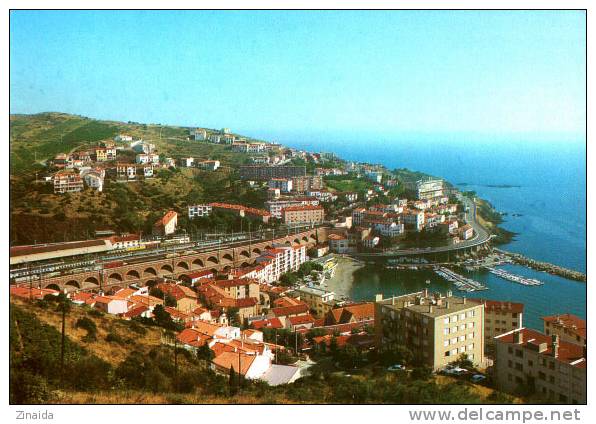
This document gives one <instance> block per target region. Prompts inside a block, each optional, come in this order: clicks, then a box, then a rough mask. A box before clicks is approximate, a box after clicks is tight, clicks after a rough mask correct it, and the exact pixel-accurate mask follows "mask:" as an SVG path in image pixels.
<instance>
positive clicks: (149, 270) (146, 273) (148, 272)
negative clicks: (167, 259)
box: [143, 266, 157, 277]
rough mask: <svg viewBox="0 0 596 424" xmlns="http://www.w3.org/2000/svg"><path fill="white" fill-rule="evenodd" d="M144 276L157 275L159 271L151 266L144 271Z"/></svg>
mask: <svg viewBox="0 0 596 424" xmlns="http://www.w3.org/2000/svg"><path fill="white" fill-rule="evenodd" d="M143 277H157V271H156V270H155V268H153V267H152V266H150V267H149V268H146V269H145V270H144V271H143Z"/></svg>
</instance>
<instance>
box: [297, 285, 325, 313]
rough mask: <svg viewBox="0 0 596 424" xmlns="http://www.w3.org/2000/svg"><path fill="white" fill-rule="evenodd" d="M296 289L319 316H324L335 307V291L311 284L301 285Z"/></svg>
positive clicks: (301, 298)
mask: <svg viewBox="0 0 596 424" xmlns="http://www.w3.org/2000/svg"><path fill="white" fill-rule="evenodd" d="M295 291H296V293H297V294H298V296H299V297H300V300H302V301H303V302H305V303H306V304H307V305H308V307H309V308H310V310H311V311H313V312H314V314H315V315H316V316H317V317H318V318H322V317H323V316H325V314H327V313H328V312H329V311H331V310H332V309H333V308H334V307H335V302H334V300H335V293H334V292H331V291H327V290H325V289H322V288H319V287H311V286H300V287H299V288H297V289H296V290H295Z"/></svg>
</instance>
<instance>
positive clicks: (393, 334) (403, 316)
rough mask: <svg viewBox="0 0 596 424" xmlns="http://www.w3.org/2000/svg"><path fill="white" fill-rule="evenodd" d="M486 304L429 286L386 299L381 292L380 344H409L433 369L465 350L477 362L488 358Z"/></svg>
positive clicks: (377, 307)
mask: <svg viewBox="0 0 596 424" xmlns="http://www.w3.org/2000/svg"><path fill="white" fill-rule="evenodd" d="M483 328H484V305H483V304H479V303H474V302H468V301H466V298H465V297H463V298H461V297H455V296H452V294H451V292H447V295H446V296H442V295H441V294H440V293H434V294H429V293H428V290H423V291H420V292H416V293H410V294H406V295H403V296H397V297H392V298H389V299H385V300H383V298H382V295H377V300H376V304H375V331H376V344H377V348H379V349H381V350H384V349H394V348H396V347H398V346H403V347H406V348H408V349H409V350H410V351H412V352H413V353H415V354H416V355H417V356H418V357H419V359H420V361H421V362H422V363H424V364H425V365H428V366H430V367H431V368H432V369H433V370H435V371H436V370H440V369H442V368H444V367H445V366H446V365H447V364H449V363H451V362H453V361H456V360H457V359H458V358H459V357H460V356H461V355H462V354H464V353H465V354H466V355H467V357H468V359H469V360H470V361H472V363H474V364H475V365H481V364H483V362H484V336H483V334H482V333H483Z"/></svg>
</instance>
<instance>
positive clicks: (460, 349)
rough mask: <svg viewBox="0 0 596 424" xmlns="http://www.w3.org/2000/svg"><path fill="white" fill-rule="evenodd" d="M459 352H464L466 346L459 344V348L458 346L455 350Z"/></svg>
mask: <svg viewBox="0 0 596 424" xmlns="http://www.w3.org/2000/svg"><path fill="white" fill-rule="evenodd" d="M457 351H458V352H459V353H464V352H465V351H466V347H465V346H461V347H460V348H458V350H457Z"/></svg>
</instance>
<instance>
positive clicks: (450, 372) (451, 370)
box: [443, 367, 468, 375]
mask: <svg viewBox="0 0 596 424" xmlns="http://www.w3.org/2000/svg"><path fill="white" fill-rule="evenodd" d="M443 372H444V373H445V374H447V375H464V374H466V373H467V372H468V370H467V369H465V368H460V367H453V368H446V369H445V370H444V371H443Z"/></svg>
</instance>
